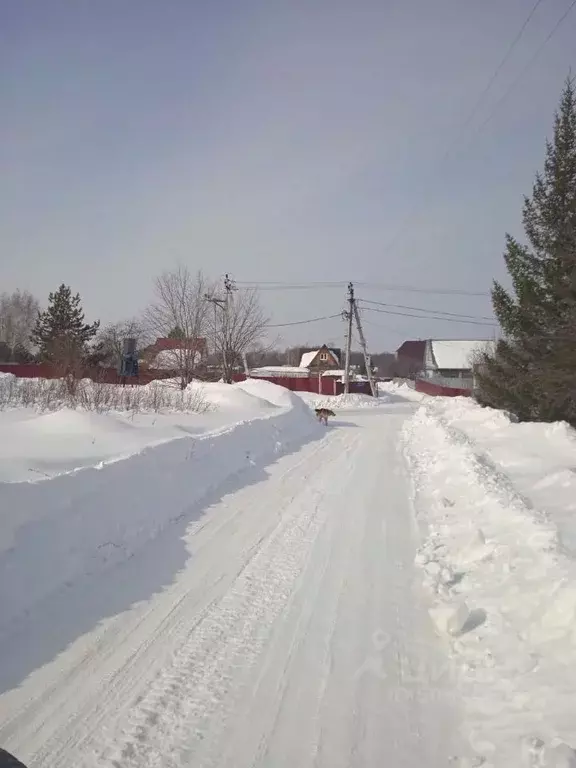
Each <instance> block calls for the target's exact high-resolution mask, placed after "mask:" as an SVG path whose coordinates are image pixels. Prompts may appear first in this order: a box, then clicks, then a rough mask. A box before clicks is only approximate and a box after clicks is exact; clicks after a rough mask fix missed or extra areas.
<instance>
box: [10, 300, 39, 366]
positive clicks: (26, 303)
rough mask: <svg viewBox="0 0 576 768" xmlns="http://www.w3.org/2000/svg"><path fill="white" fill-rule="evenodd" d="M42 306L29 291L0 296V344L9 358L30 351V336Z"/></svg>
mask: <svg viewBox="0 0 576 768" xmlns="http://www.w3.org/2000/svg"><path fill="white" fill-rule="evenodd" d="M39 311H40V305H39V303H38V300H37V299H36V298H35V297H34V296H33V295H32V294H31V293H29V292H28V291H14V292H13V293H11V294H9V293H2V294H0V344H2V346H3V347H4V348H5V349H6V350H7V352H8V355H9V357H14V356H15V355H16V356H17V355H18V352H19V351H20V352H21V351H26V352H29V351H30V334H31V332H32V329H33V328H34V324H35V322H36V318H37V317H38V312H39Z"/></svg>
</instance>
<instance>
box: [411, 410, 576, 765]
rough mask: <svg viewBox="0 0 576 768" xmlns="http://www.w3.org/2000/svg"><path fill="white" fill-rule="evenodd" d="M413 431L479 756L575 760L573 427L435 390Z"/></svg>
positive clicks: (429, 575) (415, 466)
mask: <svg viewBox="0 0 576 768" xmlns="http://www.w3.org/2000/svg"><path fill="white" fill-rule="evenodd" d="M404 439H405V445H406V451H407V454H408V457H409V461H410V464H411V468H412V472H413V475H414V481H415V491H416V498H415V504H416V510H417V512H418V518H419V520H420V522H421V524H422V532H423V536H424V543H423V545H422V547H421V550H420V552H419V555H418V562H419V563H420V565H421V567H422V568H423V571H424V574H425V580H426V583H427V584H428V586H429V588H430V590H431V592H432V594H433V595H434V598H435V609H434V611H433V616H434V618H435V620H436V622H437V625H438V627H439V630H440V632H441V633H442V634H443V635H444V636H445V637H446V638H447V639H448V640H447V642H449V646H450V649H451V651H452V653H453V657H454V659H455V662H456V664H457V667H458V670H459V673H458V679H459V687H460V689H461V690H462V693H463V697H464V702H465V717H464V720H465V723H466V729H467V732H468V735H469V739H470V741H471V743H472V744H473V746H474V748H475V751H476V754H477V759H478V763H477V764H478V765H480V764H481V765H484V766H486V768H488V766H490V768H492V767H493V768H512V767H515V766H555V767H557V768H559V767H560V766H574V765H576V753H574V752H573V751H572V748H574V747H576V719H575V717H574V713H575V712H576V563H575V562H574V560H573V559H571V558H569V557H567V556H566V553H565V552H564V551H563V547H562V544H564V545H565V546H566V544H567V542H570V543H571V546H572V543H573V541H574V539H573V527H572V525H570V522H571V521H570V515H571V514H573V510H574V502H575V499H576V493H575V491H576V485H575V484H574V483H573V478H574V469H573V467H574V463H573V456H574V449H575V448H576V444H575V442H574V434H573V432H572V431H571V430H570V429H569V428H568V427H567V426H566V425H561V424H556V425H543V424H513V423H510V422H509V420H508V419H507V418H506V416H505V415H504V414H502V413H499V412H496V411H493V410H490V409H482V408H480V407H479V406H478V405H476V404H475V403H473V402H472V401H470V400H466V399H464V398H458V399H454V400H451V399H448V398H438V399H433V398H429V399H427V400H426V402H425V405H424V407H423V408H421V409H420V410H419V411H418V413H417V414H416V416H415V417H414V418H413V419H412V420H410V421H408V422H407V423H406V425H405V429H404ZM571 463H572V467H571ZM569 521H570V522H569ZM557 526H560V528H558V527H557ZM559 531H560V536H559ZM571 546H570V548H571ZM482 761H483V762H482Z"/></svg>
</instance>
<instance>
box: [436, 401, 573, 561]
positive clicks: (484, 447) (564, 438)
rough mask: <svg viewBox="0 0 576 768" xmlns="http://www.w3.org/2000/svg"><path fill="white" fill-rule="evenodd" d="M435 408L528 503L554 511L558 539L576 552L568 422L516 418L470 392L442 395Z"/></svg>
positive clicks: (552, 515)
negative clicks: (477, 399) (451, 396)
mask: <svg viewBox="0 0 576 768" xmlns="http://www.w3.org/2000/svg"><path fill="white" fill-rule="evenodd" d="M434 407H435V412H436V413H438V415H439V416H441V418H442V419H443V420H444V421H445V422H446V423H447V424H448V425H449V426H450V427H451V428H453V429H458V430H459V431H461V432H463V433H464V434H465V435H466V437H467V438H468V439H469V440H470V441H471V442H473V443H474V445H475V446H476V447H477V450H479V451H481V452H482V453H483V454H484V455H485V456H486V457H487V458H488V459H489V460H490V461H491V462H492V463H493V464H495V465H496V466H497V467H498V469H499V470H500V471H501V472H502V473H503V474H505V475H506V476H507V477H508V478H509V479H510V481H511V482H512V484H513V485H514V487H515V488H516V490H517V491H518V492H519V493H520V494H522V496H524V497H525V498H526V499H528V501H529V504H530V506H532V507H534V508H535V509H538V510H540V511H541V512H542V513H544V514H545V515H547V516H549V517H550V520H551V521H552V522H553V523H554V524H555V525H556V527H557V529H558V536H559V544H560V546H561V547H562V549H564V550H565V551H566V552H567V553H568V554H570V555H571V556H573V557H576V432H575V431H574V430H573V429H572V428H571V427H570V426H569V425H568V424H566V423H563V422H557V423H555V424H542V423H526V424H517V423H514V422H513V421H511V420H510V418H509V417H508V416H507V415H506V414H505V413H503V412H502V411H496V410H494V409H493V408H481V407H480V406H479V405H478V404H477V403H476V402H474V401H473V400H471V399H470V398H467V397H460V398H456V399H454V400H453V401H452V402H450V400H449V399H447V398H439V399H438V401H437V402H436V403H435V406H434Z"/></svg>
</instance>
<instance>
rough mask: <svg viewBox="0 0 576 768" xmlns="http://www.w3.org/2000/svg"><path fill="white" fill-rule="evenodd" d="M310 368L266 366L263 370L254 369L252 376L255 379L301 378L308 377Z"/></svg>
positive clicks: (251, 372)
mask: <svg viewBox="0 0 576 768" xmlns="http://www.w3.org/2000/svg"><path fill="white" fill-rule="evenodd" d="M309 373H310V371H309V370H308V368H299V367H298V368H297V367H296V366H293V365H265V366H263V367H262V368H252V370H251V371H250V375H251V376H254V377H256V378H257V377H258V376H262V377H264V378H265V377H266V376H298V377H300V378H302V377H306V376H308V375H309Z"/></svg>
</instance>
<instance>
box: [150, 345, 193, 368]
mask: <svg viewBox="0 0 576 768" xmlns="http://www.w3.org/2000/svg"><path fill="white" fill-rule="evenodd" d="M192 360H194V363H199V362H200V361H201V360H202V353H201V352H198V351H194V350H192V349H182V348H180V349H163V350H162V352H158V354H157V355H156V356H155V357H154V359H153V360H151V361H150V368H153V369H154V370H164V371H170V370H173V369H175V368H179V367H180V366H181V365H182V364H183V363H185V362H187V361H189V362H192Z"/></svg>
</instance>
